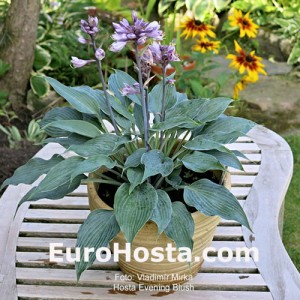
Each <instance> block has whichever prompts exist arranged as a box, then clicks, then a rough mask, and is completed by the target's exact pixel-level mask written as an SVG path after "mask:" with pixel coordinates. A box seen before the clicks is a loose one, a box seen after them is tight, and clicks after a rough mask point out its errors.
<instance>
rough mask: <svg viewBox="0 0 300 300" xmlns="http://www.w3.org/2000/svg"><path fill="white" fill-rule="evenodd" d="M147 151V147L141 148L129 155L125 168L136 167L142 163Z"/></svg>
mask: <svg viewBox="0 0 300 300" xmlns="http://www.w3.org/2000/svg"><path fill="white" fill-rule="evenodd" d="M145 153H146V148H139V149H137V150H136V151H134V152H133V153H132V154H131V155H129V156H128V157H127V159H126V161H125V164H124V168H125V169H127V168H134V167H137V166H139V165H140V164H141V159H142V156H143V154H145Z"/></svg>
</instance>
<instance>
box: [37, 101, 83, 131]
mask: <svg viewBox="0 0 300 300" xmlns="http://www.w3.org/2000/svg"><path fill="white" fill-rule="evenodd" d="M82 118H83V115H82V113H80V112H79V111H77V110H76V109H74V108H72V107H55V108H53V109H51V110H50V111H48V112H47V113H46V114H45V116H44V118H43V119H42V120H41V121H40V122H39V124H40V126H41V127H44V130H45V131H46V132H47V133H48V134H49V135H51V136H54V137H58V136H68V135H69V134H70V132H68V131H66V130H61V129H58V128H54V127H51V126H46V125H48V124H49V123H51V122H54V121H59V120H82Z"/></svg>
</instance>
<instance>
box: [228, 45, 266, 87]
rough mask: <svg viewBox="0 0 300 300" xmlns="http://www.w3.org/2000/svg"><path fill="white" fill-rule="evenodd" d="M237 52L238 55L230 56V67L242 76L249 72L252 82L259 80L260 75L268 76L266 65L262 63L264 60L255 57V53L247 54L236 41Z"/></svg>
mask: <svg viewBox="0 0 300 300" xmlns="http://www.w3.org/2000/svg"><path fill="white" fill-rule="evenodd" d="M234 44H235V51H236V52H237V53H238V55H234V54H228V55H227V57H226V58H227V59H232V62H231V63H230V65H229V67H232V68H234V69H237V70H239V72H240V74H243V73H244V72H245V71H247V72H248V75H249V78H251V80H252V82H255V81H257V80H258V73H261V74H264V75H267V73H266V71H265V70H264V67H265V66H264V65H263V64H262V63H261V62H260V61H261V60H262V58H261V57H259V56H256V55H255V51H252V52H250V53H249V54H247V53H246V52H244V50H243V49H242V48H241V46H240V45H239V44H238V43H237V41H234Z"/></svg>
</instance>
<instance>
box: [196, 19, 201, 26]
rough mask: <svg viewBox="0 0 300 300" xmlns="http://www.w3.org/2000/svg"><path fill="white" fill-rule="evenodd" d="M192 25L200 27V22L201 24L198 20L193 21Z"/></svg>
mask: <svg viewBox="0 0 300 300" xmlns="http://www.w3.org/2000/svg"><path fill="white" fill-rule="evenodd" d="M194 23H195V25H196V26H200V25H202V22H201V21H199V20H195V21H194Z"/></svg>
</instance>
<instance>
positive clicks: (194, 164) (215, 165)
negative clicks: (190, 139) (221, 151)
mask: <svg viewBox="0 0 300 300" xmlns="http://www.w3.org/2000/svg"><path fill="white" fill-rule="evenodd" d="M182 163H183V164H184V166H185V167H186V168H188V169H190V170H192V171H194V172H198V173H205V172H206V171H208V170H225V168H224V167H223V166H222V165H221V164H220V163H219V161H218V160H217V159H216V158H215V157H214V156H212V155H209V154H206V153H203V152H196V151H195V152H193V153H192V154H187V155H185V156H184V157H183V158H182Z"/></svg>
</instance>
